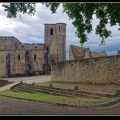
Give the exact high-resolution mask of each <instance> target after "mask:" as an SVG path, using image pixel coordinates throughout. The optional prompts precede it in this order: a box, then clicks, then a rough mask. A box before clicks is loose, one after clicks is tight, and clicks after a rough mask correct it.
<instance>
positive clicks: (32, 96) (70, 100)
mask: <svg viewBox="0 0 120 120" xmlns="http://www.w3.org/2000/svg"><path fill="white" fill-rule="evenodd" d="M0 95H8V96H13V97H19V98H26V99H33V100H42V101H49V102H59V103H68V104H76V105H78V104H79V105H93V104H98V103H103V102H107V101H110V100H112V99H113V98H101V99H92V98H89V99H88V98H83V97H65V96H55V95H49V94H43V93H41V94H40V93H27V92H15V91H11V90H6V91H1V92H0Z"/></svg>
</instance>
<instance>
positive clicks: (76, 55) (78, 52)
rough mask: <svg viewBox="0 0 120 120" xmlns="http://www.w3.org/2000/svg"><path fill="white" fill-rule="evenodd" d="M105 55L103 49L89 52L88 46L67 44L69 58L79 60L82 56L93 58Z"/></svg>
mask: <svg viewBox="0 0 120 120" xmlns="http://www.w3.org/2000/svg"><path fill="white" fill-rule="evenodd" d="M102 56H107V54H106V52H105V51H102V52H99V53H97V52H91V51H90V49H89V48H84V47H79V46H75V45H70V46H69V60H80V59H84V58H94V57H102Z"/></svg>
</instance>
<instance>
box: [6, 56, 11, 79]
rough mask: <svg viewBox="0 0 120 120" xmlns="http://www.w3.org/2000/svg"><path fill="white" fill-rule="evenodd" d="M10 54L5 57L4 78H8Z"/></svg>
mask: <svg viewBox="0 0 120 120" xmlns="http://www.w3.org/2000/svg"><path fill="white" fill-rule="evenodd" d="M10 67H11V66H10V54H8V55H7V56H6V76H7V77H10Z"/></svg>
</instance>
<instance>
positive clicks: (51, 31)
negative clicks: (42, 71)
mask: <svg viewBox="0 0 120 120" xmlns="http://www.w3.org/2000/svg"><path fill="white" fill-rule="evenodd" d="M44 25H45V27H44V28H45V37H44V43H45V45H46V46H48V50H49V56H48V57H49V62H61V61H65V60H66V24H65V23H56V24H44Z"/></svg>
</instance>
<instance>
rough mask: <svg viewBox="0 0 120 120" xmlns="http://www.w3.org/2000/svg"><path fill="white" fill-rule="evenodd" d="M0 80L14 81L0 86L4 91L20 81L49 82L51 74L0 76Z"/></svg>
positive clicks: (0, 89)
mask: <svg viewBox="0 0 120 120" xmlns="http://www.w3.org/2000/svg"><path fill="white" fill-rule="evenodd" d="M0 79H1V80H9V81H12V82H14V83H11V84H9V85H6V86H4V87H1V88H0V91H4V90H7V89H10V87H12V86H14V85H16V84H18V83H19V82H20V81H23V82H26V83H33V82H35V83H37V82H39V83H40V82H49V81H51V76H44V75H43V76H34V77H18V78H0Z"/></svg>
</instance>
